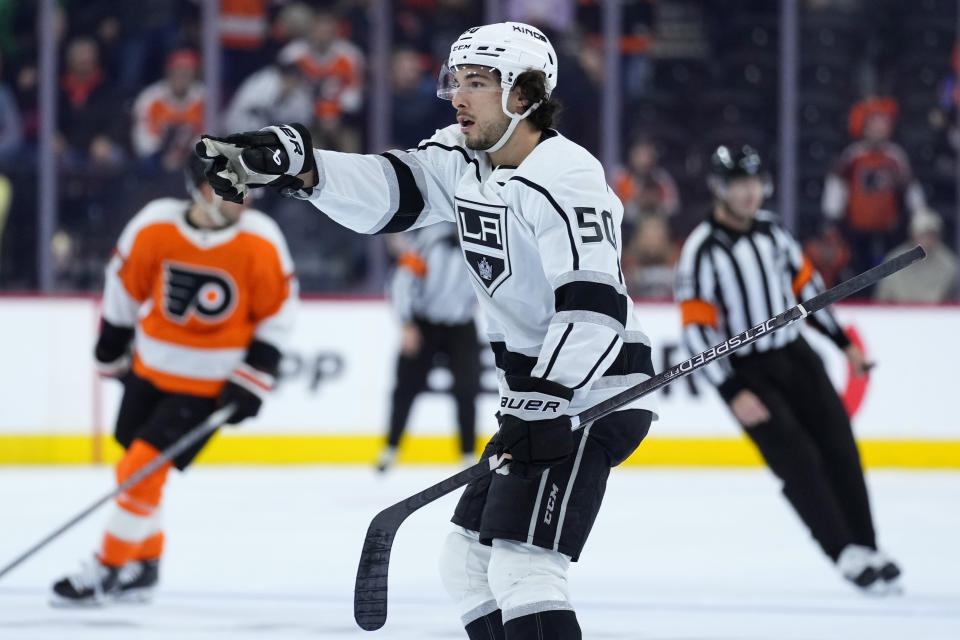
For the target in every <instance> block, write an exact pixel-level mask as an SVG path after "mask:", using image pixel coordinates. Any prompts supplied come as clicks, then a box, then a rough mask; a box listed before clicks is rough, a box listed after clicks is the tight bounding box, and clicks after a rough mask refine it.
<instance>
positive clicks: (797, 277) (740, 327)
mask: <svg viewBox="0 0 960 640" xmlns="http://www.w3.org/2000/svg"><path fill="white" fill-rule="evenodd" d="M823 289H824V287H823V281H822V280H821V278H820V275H819V274H818V273H817V272H816V271H815V270H814V268H813V266H812V265H811V263H810V261H809V259H807V257H806V256H804V255H803V251H802V250H801V248H800V245H799V243H798V242H797V241H796V239H794V237H793V236H792V235H790V233H789V232H788V231H787V230H786V229H785V228H783V227H782V226H781V225H780V224H778V223H777V221H776V217H775V216H774V215H773V214H772V213H770V212H769V211H760V212H758V213H757V215H756V218H755V220H754V222H753V225H752V226H751V227H750V229H749V230H747V231H745V232H740V231H737V230H734V229H731V228H730V227H727V226H724V225H723V224H721V223H719V222H718V221H717V220H716V219H715V218H714V217H713V216H711V217H710V219H708V220H706V221H704V222H702V223H700V225H699V226H697V227H696V228H695V229H694V230H693V231H692V232H691V233H690V235H689V236H688V237H687V241H686V242H685V243H684V245H683V251H682V252H681V254H680V260H679V262H678V263H677V271H676V287H675V298H676V300H677V302H678V303H679V304H680V310H681V315H682V318H683V338H684V342H685V343H686V346H687V348H688V349H689V350H690V352H691V353H692V354H697V353H700V352H701V351H705V350H706V349H709V348H710V347H711V346H713V345H716V344H719V343H720V342H723V341H724V340H726V339H727V338H730V337H732V336H735V335H737V334H738V333H741V332H743V331H746V330H747V329H749V328H750V327H752V326H755V325H757V324H759V323H761V322H763V321H765V320H767V319H768V318H771V317H772V316H775V315H777V314H778V313H781V312H783V311H786V310H787V309H789V308H790V307H792V306H794V305H796V304H797V303H798V301H799V300H806V299H808V298H811V297H813V296H815V295H816V294H818V293H820V292H821V291H823ZM808 320H809V322H810V324H811V325H812V326H814V327H815V328H816V329H817V330H819V331H820V332H822V333H824V334H826V335H827V336H829V337H830V338H831V339H832V340H833V341H834V342H835V343H836V344H837V345H838V346H839V347H841V348H843V347H845V346H846V345H848V344H849V340H848V339H847V337H846V336H845V335H844V333H843V329H842V328H841V327H840V324H839V323H838V322H837V319H836V316H834V314H833V312H832V311H831V310H830V309H824V310H823V311H820V312H818V313H816V314H815V315H813V316H810V317H809V318H808ZM799 335H800V327H799V325H796V324H793V325H790V326H787V327H784V328H783V329H781V330H780V331H777V332H775V333H772V334H769V335H766V336H764V337H762V338H760V339H759V340H758V341H757V342H755V343H753V344H751V345H748V346H746V347H744V348H742V349H741V350H739V351H738V352H737V353H735V354H733V355H731V356H730V358H737V357H742V356H745V355H748V354H751V353H756V352H762V351H770V350H773V349H779V348H782V347H784V346H786V345H787V344H789V343H791V342H793V341H794V340H796V339H797V338H798V337H799ZM704 374H705V375H706V376H707V378H708V379H709V380H710V381H711V382H712V383H713V384H715V385H716V386H717V388H718V389H719V390H720V394H721V395H722V396H723V397H724V399H726V400H729V399H730V398H732V397H733V396H734V395H736V394H737V392H739V391H740V390H741V389H743V384H742V383H741V381H740V380H739V379H738V377H737V376H736V374H735V372H734V367H733V365H732V363H731V362H730V359H729V358H727V359H722V360H719V361H717V362H715V363H713V364H711V365H709V366H707V367H705V368H704Z"/></svg>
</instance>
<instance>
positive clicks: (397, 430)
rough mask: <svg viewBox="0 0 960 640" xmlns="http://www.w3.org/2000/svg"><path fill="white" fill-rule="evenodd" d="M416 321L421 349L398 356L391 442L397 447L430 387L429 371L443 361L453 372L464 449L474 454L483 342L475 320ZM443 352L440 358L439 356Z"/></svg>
mask: <svg viewBox="0 0 960 640" xmlns="http://www.w3.org/2000/svg"><path fill="white" fill-rule="evenodd" d="M414 322H415V323H416V325H417V328H418V329H419V330H420V335H421V338H422V339H421V341H420V350H419V351H417V353H415V354H413V355H411V356H405V355H403V354H400V356H399V357H398V358H397V382H396V386H395V387H394V389H393V406H392V408H391V411H390V431H389V433H388V435H387V443H388V444H389V445H390V446H392V447H396V446H397V445H398V444H399V443H400V437H401V436H402V435H403V430H404V429H405V428H406V425H407V418H408V417H409V415H410V408H411V407H412V406H413V401H414V399H415V398H416V397H417V395H418V394H420V393H421V392H423V391H426V389H427V375H428V374H429V373H430V370H431V369H433V368H434V367H435V366H437V364H438V361H439V360H440V358H442V364H443V365H445V366H446V367H447V368H449V369H450V373H452V374H453V387H452V388H451V390H450V393H451V394H452V395H453V398H454V400H455V401H456V404H457V423H458V424H459V426H460V450H461V451H462V452H463V453H465V454H472V453H473V452H474V449H475V448H476V418H477V409H476V399H477V394H478V393H479V391H480V343H479V342H478V340H477V329H476V326H475V325H474V323H473V322H472V321H471V322H467V323H464V324H449V325H446V324H435V323H432V322H427V321H426V320H423V319H415V320H414ZM438 356H440V358H438Z"/></svg>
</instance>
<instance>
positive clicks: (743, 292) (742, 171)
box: [676, 146, 900, 592]
mask: <svg viewBox="0 0 960 640" xmlns="http://www.w3.org/2000/svg"><path fill="white" fill-rule="evenodd" d="M709 186H710V190H711V192H712V193H713V195H714V204H713V209H712V211H711V212H710V215H709V217H708V219H707V220H705V221H704V222H702V223H700V225H699V226H697V227H696V228H695V229H694V230H693V232H691V234H690V235H689V237H688V238H687V241H686V242H685V243H684V246H683V251H682V253H681V256H680V260H679V262H678V264H677V274H676V276H677V281H676V299H677V302H678V303H679V304H680V310H681V316H682V321H683V336H684V341H685V342H686V345H687V348H688V349H689V350H690V352H691V353H699V352H701V351H704V350H706V349H708V348H709V347H711V346H712V345H715V344H718V343H720V342H723V341H724V340H726V339H727V338H729V337H732V336H734V335H737V334H738V333H741V332H742V331H745V330H746V329H748V328H749V327H752V326H754V325H756V324H759V323H760V322H763V321H764V320H767V319H768V318H770V317H772V316H774V315H776V314H778V313H781V312H783V311H786V310H787V309H788V308H790V307H792V306H794V305H796V304H797V302H798V300H805V299H807V298H810V297H812V296H814V295H816V294H817V293H819V292H820V291H822V289H823V285H822V281H821V279H820V276H819V275H818V274H817V273H816V271H814V269H813V267H812V266H811V264H810V261H809V260H808V259H807V258H806V256H804V255H803V253H802V251H801V249H800V245H799V244H798V243H797V241H796V240H795V239H794V238H793V236H791V235H790V233H789V232H788V231H787V230H786V229H785V228H783V227H782V226H780V225H779V224H778V223H777V221H776V218H775V216H774V215H773V214H771V213H770V212H769V211H764V210H761V209H760V206H761V205H762V204H763V200H764V198H765V197H766V196H767V195H769V194H770V192H771V190H772V185H771V182H770V179H769V176H768V175H767V173H766V171H765V170H764V168H763V165H762V162H761V159H760V156H759V154H758V153H757V152H756V151H755V150H754V149H752V148H751V147H748V146H743V147H728V146H721V147H718V148H717V150H716V151H715V152H714V154H713V156H712V158H711V174H710V177H709ZM808 320H809V322H810V324H811V325H812V326H813V327H814V328H815V329H817V330H818V331H820V332H822V333H824V334H825V335H827V336H829V337H830V338H831V339H832V340H833V342H834V343H835V344H836V345H837V347H838V348H840V349H842V350H843V351H844V353H845V354H846V356H847V358H848V359H849V361H850V363H851V365H852V367H853V371H854V375H856V376H865V375H867V371H868V369H869V367H870V365H868V364H867V363H866V362H865V360H864V356H863V353H862V352H861V351H860V349H859V348H857V347H856V346H855V345H853V344H851V342H850V340H849V339H848V338H847V337H846V336H845V335H844V333H843V330H842V329H841V327H840V325H839V323H838V322H837V319H836V317H835V316H834V315H833V312H832V311H831V310H829V309H824V310H823V311H820V312H818V313H817V314H815V315H814V316H811V317H810V318H808ZM704 375H705V376H706V377H707V378H708V379H709V380H710V381H711V382H712V383H713V384H714V385H715V386H716V387H717V389H718V391H719V392H720V395H721V396H722V397H723V399H724V400H725V401H726V403H727V404H728V406H729V407H730V410H731V412H732V413H733V415H734V417H735V418H736V419H737V421H738V422H739V423H740V424H741V425H742V426H743V428H744V429H745V431H746V433H747V435H748V436H749V437H750V438H751V440H753V442H754V443H755V444H756V446H757V448H758V449H759V450H760V453H761V454H762V455H763V458H764V460H766V462H767V465H768V466H769V467H770V469H771V470H772V471H773V472H774V473H775V474H776V475H777V476H778V477H779V478H780V480H781V481H782V482H783V494H784V496H786V498H787V500H788V501H789V502H790V504H791V505H792V506H793V508H794V510H796V512H797V514H798V515H799V516H800V518H801V519H802V520H803V522H804V523H805V524H806V526H807V527H808V528H809V529H810V532H811V534H812V535H813V537H814V538H815V539H816V540H817V542H818V543H819V544H820V546H821V547H822V548H823V551H824V552H825V553H826V554H827V555H828V556H829V557H830V558H831V559H832V560H833V561H834V562H835V563H836V565H837V568H838V570H839V572H840V573H841V575H843V577H844V578H846V579H848V580H850V581H851V582H853V583H854V584H855V585H857V586H858V587H860V588H862V589H864V590H869V591H871V592H887V591H893V590H894V589H895V588H896V581H897V579H898V577H899V575H900V570H899V568H898V567H897V566H896V564H895V563H894V562H893V561H891V560H890V559H889V558H888V557H887V556H886V555H885V554H883V553H882V552H880V551H878V550H877V543H876V534H875V533H874V527H873V519H872V516H871V513H870V503H869V499H868V497H867V488H866V484H865V482H864V477H863V470H862V468H861V466H860V455H859V452H858V451H857V445H856V442H855V441H854V437H853V430H852V428H851V426H850V419H849V418H848V417H847V414H846V411H845V409H844V406H843V404H842V402H841V401H840V398H839V396H838V395H837V392H836V390H835V389H834V388H833V385H832V384H831V382H830V379H829V378H828V377H827V374H826V371H825V370H824V367H823V363H822V362H821V360H820V358H819V357H818V356H817V354H816V353H815V352H814V351H813V350H812V349H811V348H810V346H809V345H808V344H807V342H806V341H805V340H804V339H803V337H802V336H801V334H800V329H799V327H798V325H796V324H794V325H790V326H787V327H784V328H783V329H781V330H780V331H778V332H774V333H772V334H770V335H767V336H765V337H763V338H761V339H760V340H758V341H757V342H755V343H753V344H752V345H749V346H747V347H744V348H743V349H742V350H740V351H738V352H737V353H734V354H732V355H731V356H730V357H729V358H726V359H722V360H720V361H718V362H716V363H714V364H711V365H709V366H708V367H706V368H705V369H704Z"/></svg>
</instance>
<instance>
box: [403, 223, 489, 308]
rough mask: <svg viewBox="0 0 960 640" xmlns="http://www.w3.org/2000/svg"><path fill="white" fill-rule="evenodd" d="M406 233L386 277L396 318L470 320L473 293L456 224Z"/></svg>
mask: <svg viewBox="0 0 960 640" xmlns="http://www.w3.org/2000/svg"><path fill="white" fill-rule="evenodd" d="M408 235H412V236H413V237H412V238H411V239H410V240H409V241H408V242H407V245H408V248H407V250H406V251H405V252H404V253H403V254H401V255H400V258H399V260H397V270H396V271H395V272H394V274H393V278H391V280H390V301H391V302H392V303H393V307H394V309H396V311H397V313H398V314H399V316H400V318H401V319H402V320H403V321H404V322H410V321H412V320H414V319H422V320H426V321H427V322H430V323H433V324H442V325H459V324H466V323H468V322H472V321H473V318H474V316H475V315H476V312H477V296H476V295H475V294H474V292H473V287H472V286H471V285H470V276H469V275H468V274H467V268H466V266H464V264H463V256H462V255H461V253H460V243H459V241H458V240H457V225H455V224H453V223H451V222H441V223H440V224H435V225H431V226H429V227H424V228H423V229H419V230H417V231H412V232H410V234H408Z"/></svg>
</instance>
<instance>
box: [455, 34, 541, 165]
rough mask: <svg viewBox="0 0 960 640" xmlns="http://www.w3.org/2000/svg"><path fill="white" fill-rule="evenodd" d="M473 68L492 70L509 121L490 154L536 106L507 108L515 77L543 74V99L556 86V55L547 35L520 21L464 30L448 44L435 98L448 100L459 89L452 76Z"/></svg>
mask: <svg viewBox="0 0 960 640" xmlns="http://www.w3.org/2000/svg"><path fill="white" fill-rule="evenodd" d="M464 65H475V66H479V67H485V68H488V69H496V70H497V72H499V74H500V86H501V88H502V89H503V96H502V98H501V106H502V108H503V112H504V113H505V114H506V115H507V116H508V117H509V118H510V119H511V122H510V126H509V127H508V129H507V131H506V132H505V133H504V134H503V136H502V137H501V138H500V140H498V141H497V143H496V144H494V145H493V146H492V147H490V148H489V149H486V151H487V152H493V151H496V150H497V149H499V148H500V147H502V146H503V145H504V143H506V141H507V140H508V139H509V138H510V135H511V134H512V133H513V130H514V129H515V128H516V126H517V123H518V122H520V120H523V119H524V118H526V117H527V116H529V115H530V114H531V113H533V111H534V109H536V108H537V107H539V106H540V103H539V102H537V103H534V104H532V105H530V107H528V108H527V110H526V111H525V112H524V113H522V114H517V113H511V112H510V111H509V110H508V109H507V99H508V96H509V93H510V90H511V89H512V88H513V84H514V82H516V79H517V76H519V75H520V74H521V73H523V72H524V71H530V70H538V71H543V73H544V75H545V76H546V90H547V93H546V97H548V98H549V97H550V94H552V93H553V90H554V89H555V88H556V86H557V53H556V51H554V49H553V45H552V44H550V40H548V39H547V36H545V35H543V32H541V31H540V30H539V29H537V28H536V27H532V26H530V25H528V24H523V23H522V22H498V23H495V24H487V25H483V26H481V27H472V28H470V29H467V30H466V31H464V32H463V33H462V34H461V35H460V37H459V38H457V39H456V40H455V41H454V43H453V44H452V45H450V55H449V56H448V57H447V62H446V64H444V65H443V68H442V69H441V70H440V76H439V77H438V79H437V97H439V98H441V99H444V100H451V99H452V98H453V96H454V94H455V93H456V92H457V90H458V89H459V87H458V86H457V82H456V79H455V77H454V74H455V73H456V70H457V68H458V67H460V66H464Z"/></svg>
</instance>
